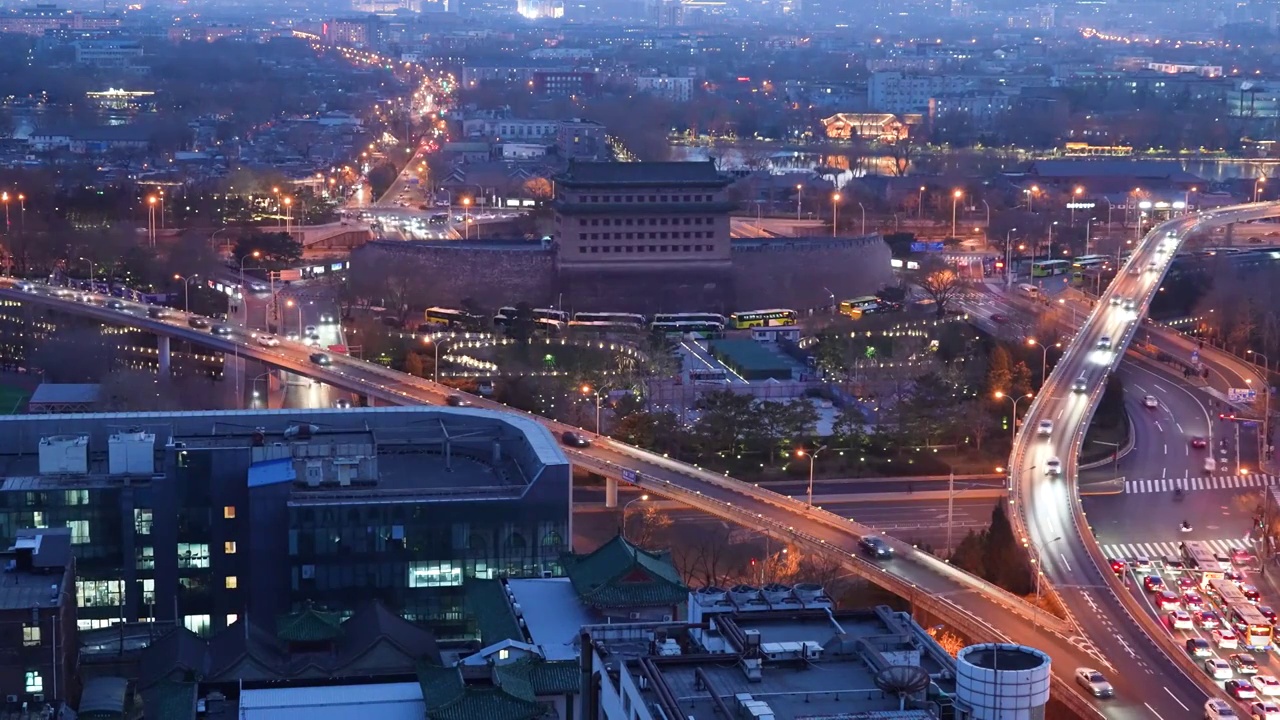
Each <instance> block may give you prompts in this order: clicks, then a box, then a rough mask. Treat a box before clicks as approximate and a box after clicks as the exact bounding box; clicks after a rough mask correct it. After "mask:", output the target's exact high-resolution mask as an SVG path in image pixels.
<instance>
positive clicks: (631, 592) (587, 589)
mask: <svg viewBox="0 0 1280 720" xmlns="http://www.w3.org/2000/svg"><path fill="white" fill-rule="evenodd" d="M564 564H565V570H566V572H567V573H568V575H569V580H570V581H571V582H572V583H573V589H574V590H576V591H577V593H578V597H580V598H581V599H582V601H583V602H584V603H586V604H588V605H590V606H592V607H597V608H626V607H646V606H648V607H652V606H660V605H674V604H677V603H680V602H682V601H683V600H684V599H685V598H686V597H687V596H688V594H689V588H688V587H686V586H685V584H684V583H683V582H682V581H681V580H680V575H679V573H677V572H676V568H675V565H673V564H672V563H671V560H670V559H669V558H668V557H667V556H666V555H665V554H662V553H655V552H649V551H647V550H642V549H640V548H638V547H636V546H635V545H632V544H631V543H629V542H627V541H626V539H624V538H623V537H622V536H621V535H618V536H617V537H615V538H613V539H612V540H610V541H609V542H607V543H605V544H604V545H601V546H600V547H599V548H598V549H597V550H596V551H595V552H593V553H590V554H588V555H568V556H566V557H565V562H564Z"/></svg>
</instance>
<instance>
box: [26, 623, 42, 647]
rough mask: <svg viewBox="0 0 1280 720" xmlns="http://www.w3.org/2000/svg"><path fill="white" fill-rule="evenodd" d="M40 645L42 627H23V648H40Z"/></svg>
mask: <svg viewBox="0 0 1280 720" xmlns="http://www.w3.org/2000/svg"><path fill="white" fill-rule="evenodd" d="M39 645H40V626H39V625H23V626H22V647H39Z"/></svg>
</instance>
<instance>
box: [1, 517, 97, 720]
mask: <svg viewBox="0 0 1280 720" xmlns="http://www.w3.org/2000/svg"><path fill="white" fill-rule="evenodd" d="M4 534H5V535H11V536H12V537H13V538H14V539H13V545H12V546H10V547H9V549H8V550H7V551H5V552H3V553H0V564H3V566H4V574H3V576H2V580H0V647H3V648H5V652H4V653H0V694H3V695H6V696H14V697H17V698H20V699H21V701H22V702H26V703H28V704H29V707H32V708H39V707H42V706H44V705H45V704H46V703H49V704H51V705H56V704H57V703H58V702H61V701H72V702H74V701H75V700H76V699H77V698H78V697H79V688H78V687H77V684H76V681H75V674H76V672H75V671H76V667H77V662H76V658H77V649H78V645H79V643H78V642H77V640H76V602H75V596H74V593H75V585H74V583H75V576H76V575H75V558H73V557H72V554H71V540H72V534H71V530H70V529H68V528H65V527H64V528H39V529H30V530H27V529H22V530H16V531H12V532H11V533H8V532H7V533H4Z"/></svg>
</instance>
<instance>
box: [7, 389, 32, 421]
mask: <svg viewBox="0 0 1280 720" xmlns="http://www.w3.org/2000/svg"><path fill="white" fill-rule="evenodd" d="M28 397H30V396H29V395H28V394H27V391H26V390H23V389H22V388H15V387H9V386H7V385H0V415H17V414H18V413H20V412H22V410H23V409H24V408H25V407H26V404H27V398H28Z"/></svg>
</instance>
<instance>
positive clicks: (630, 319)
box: [573, 312, 649, 327]
mask: <svg viewBox="0 0 1280 720" xmlns="http://www.w3.org/2000/svg"><path fill="white" fill-rule="evenodd" d="M573 320H574V322H580V323H625V324H627V325H637V326H640V327H644V325H645V323H647V322H649V320H648V318H646V317H645V316H643V315H637V314H636V313H613V312H598V313H593V312H580V313H574V314H573Z"/></svg>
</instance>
